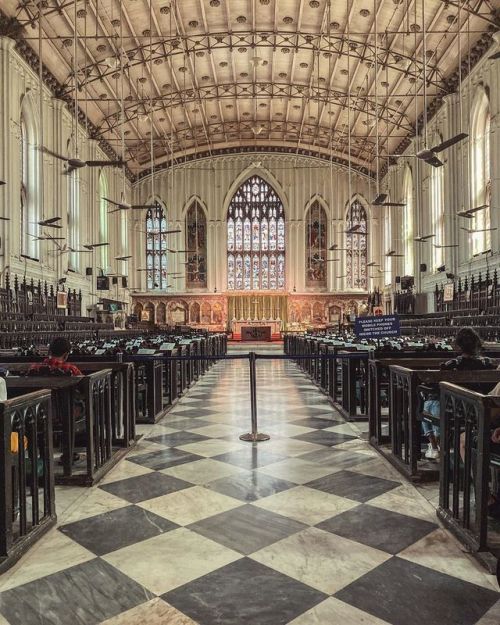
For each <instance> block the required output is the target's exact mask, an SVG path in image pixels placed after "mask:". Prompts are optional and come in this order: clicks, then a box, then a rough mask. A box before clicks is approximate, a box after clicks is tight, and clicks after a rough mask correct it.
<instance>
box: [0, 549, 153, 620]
mask: <svg viewBox="0 0 500 625" xmlns="http://www.w3.org/2000/svg"><path fill="white" fill-rule="evenodd" d="M152 598H153V595H152V594H151V593H150V592H149V591H148V590H146V589H145V588H143V587H142V586H140V585H139V584H137V583H136V582H134V581H133V580H131V579H130V578H129V577H127V576H126V575H123V574H122V573H120V571H118V570H117V569H116V568H114V567H113V566H110V565H109V564H108V563H107V562H104V561H103V560H101V559H99V558H95V559H94V560H91V561H90V562H84V563H83V564H79V565H77V566H73V567H71V568H67V569H65V570H64V571H61V572H59V573H54V574H53V575H49V576H47V577H43V578H41V579H37V580H35V581H33V582H29V583H27V584H24V585H23V586H18V587H16V588H12V589H10V590H7V591H5V592H2V593H0V613H1V614H3V616H4V617H5V618H6V619H7V620H8V622H9V623H10V625H41V624H43V625H45V623H46V624H47V625H49V624H50V625H68V624H70V623H71V624H72V625H97V623H99V622H100V621H103V620H105V619H107V618H110V617H112V616H115V615H117V614H120V613H122V612H124V611H126V610H129V609H130V608H133V607H135V606H137V605H139V604H141V603H144V602H145V601H148V600H149V599H152ZM41 617H42V619H41Z"/></svg>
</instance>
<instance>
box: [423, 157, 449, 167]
mask: <svg viewBox="0 0 500 625" xmlns="http://www.w3.org/2000/svg"><path fill="white" fill-rule="evenodd" d="M417 158H420V159H421V160H423V161H424V162H425V163H427V165H432V167H443V166H444V163H443V161H441V160H439V158H438V157H437V156H431V157H428V158H423V157H420V156H419V155H418V154H417Z"/></svg>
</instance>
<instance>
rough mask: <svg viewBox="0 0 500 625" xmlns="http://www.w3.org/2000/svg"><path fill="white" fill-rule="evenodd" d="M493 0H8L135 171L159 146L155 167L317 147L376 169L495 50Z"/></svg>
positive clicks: (5, 5)
mask: <svg viewBox="0 0 500 625" xmlns="http://www.w3.org/2000/svg"><path fill="white" fill-rule="evenodd" d="M495 6H497V7H498V4H497V3H496V1H495V0H468V1H467V0H466V1H460V0H458V1H451V0H417V1H415V0H347V1H339V0H332V1H331V2H330V1H329V0H78V1H77V2H76V3H75V2H73V1H69V0H68V1H65V0H42V1H41V2H40V1H39V0H22V1H20V2H19V1H16V0H3V2H2V9H3V11H4V12H5V13H6V14H7V15H8V16H11V17H15V18H16V20H17V23H19V24H20V25H22V26H24V28H23V29H22V30H21V31H20V33H18V34H17V36H18V37H20V38H21V39H22V40H23V45H25V46H26V45H28V46H30V47H31V48H33V50H34V51H35V52H37V51H38V49H39V44H40V42H39V30H38V29H39V25H40V24H41V29H42V56H43V62H44V64H45V65H46V67H47V69H48V70H49V71H50V72H51V73H52V74H53V76H55V78H56V79H57V81H58V83H59V95H60V96H62V97H68V98H71V99H73V101H76V102H77V104H78V106H79V108H80V109H81V111H82V112H83V113H84V114H85V115H86V116H87V118H88V119H89V120H90V122H92V134H93V136H94V137H95V138H98V139H100V140H104V141H106V142H107V143H108V144H109V145H110V146H111V147H112V148H113V150H114V151H115V152H116V153H118V154H120V153H121V150H122V149H123V147H125V157H126V159H127V161H128V162H129V166H130V169H131V170H132V171H133V172H134V173H136V174H140V172H141V171H144V170H146V169H149V168H150V166H151V155H153V156H154V161H155V164H156V165H157V166H158V165H159V164H161V163H162V161H169V160H170V159H171V158H175V159H182V158H186V157H188V156H190V155H191V156H192V155H196V154H198V153H215V152H217V151H219V150H224V149H228V148H237V147H239V146H245V147H247V148H249V147H252V146H258V147H259V148H263V147H268V146H269V147H276V148H277V149H285V150H290V151H300V150H306V151H313V152H316V153H319V154H322V155H324V156H325V157H332V158H334V159H336V160H342V161H343V162H346V161H349V160H350V161H351V162H352V163H353V164H354V165H356V166H357V167H361V166H362V167H365V168H366V169H367V170H369V171H372V172H373V171H375V170H376V169H377V168H378V167H380V166H381V162H385V156H386V155H387V154H390V153H393V152H394V151H397V150H398V149H399V150H401V149H402V147H403V146H404V145H405V141H407V140H408V138H409V137H411V136H412V135H414V133H415V125H416V120H417V119H418V118H419V117H420V118H421V116H422V112H423V111H424V108H429V107H430V109H431V111H432V107H434V108H435V107H436V105H438V104H439V102H440V100H441V98H442V97H443V96H444V95H446V94H447V93H450V92H452V91H454V90H456V87H457V73H458V72H457V69H458V66H459V61H460V60H461V61H462V76H464V75H465V74H466V72H467V71H468V69H469V67H470V66H471V65H473V64H474V63H475V61H476V60H477V58H478V57H479V56H480V54H481V53H482V52H484V50H485V49H486V48H487V46H488V45H489V43H490V40H491V32H493V31H495V30H498V28H499V23H500V22H499V20H498V17H499V15H498V10H497V12H496V13H495V11H494V7H495ZM40 9H41V11H42V15H41V19H40ZM75 23H76V32H77V37H76V38H75ZM75 68H76V77H77V83H78V91H77V94H76V96H77V97H76V98H75V91H74V87H75V71H74V69H75ZM424 78H425V83H426V84H425V89H424ZM421 125H422V118H421V119H420V122H419V123H418V127H419V129H420V130H421ZM377 146H378V147H377ZM377 154H378V155H379V158H378V159H377V158H376V155H377Z"/></svg>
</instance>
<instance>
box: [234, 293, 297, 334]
mask: <svg viewBox="0 0 500 625" xmlns="http://www.w3.org/2000/svg"><path fill="white" fill-rule="evenodd" d="M227 300H228V319H229V321H232V320H233V319H235V320H236V321H242V320H243V321H244V320H247V319H251V320H255V321H264V320H265V321H270V320H276V319H281V321H282V322H283V327H286V323H287V322H288V295H283V294H272V295H271V294H269V293H265V294H264V293H245V294H239V295H232V294H231V295H228V296H227Z"/></svg>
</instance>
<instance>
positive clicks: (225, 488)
mask: <svg viewBox="0 0 500 625" xmlns="http://www.w3.org/2000/svg"><path fill="white" fill-rule="evenodd" d="M206 486H207V488H210V489H212V490H215V491H217V492H218V493H222V494H223V495H228V496H229V497H234V498H235V499H240V500H241V501H247V502H252V501H256V500H257V499H261V498H262V497H269V495H274V494H275V493H279V492H281V491H283V490H288V489H289V488H293V487H294V486H295V484H292V482H287V481H286V480H279V479H277V478H274V477H271V476H270V475H265V474H263V473H259V472H258V471H251V472H248V473H238V474H236V475H231V476H229V477H223V478H221V479H219V480H215V482H210V483H209V484H207V485H206Z"/></svg>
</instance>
